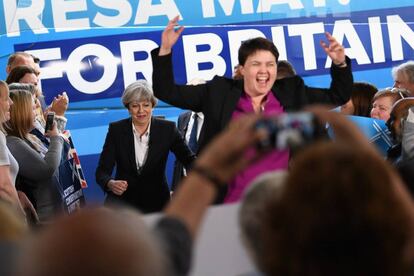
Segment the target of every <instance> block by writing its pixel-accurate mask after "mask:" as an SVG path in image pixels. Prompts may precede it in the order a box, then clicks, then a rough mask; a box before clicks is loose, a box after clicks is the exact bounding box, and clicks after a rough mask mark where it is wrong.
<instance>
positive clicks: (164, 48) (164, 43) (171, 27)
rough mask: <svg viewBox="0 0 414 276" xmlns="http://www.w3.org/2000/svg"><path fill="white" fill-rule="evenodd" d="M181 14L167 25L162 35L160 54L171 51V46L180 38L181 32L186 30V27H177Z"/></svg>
mask: <svg viewBox="0 0 414 276" xmlns="http://www.w3.org/2000/svg"><path fill="white" fill-rule="evenodd" d="M179 19H180V16H179V15H177V16H176V17H174V18H173V19H172V20H170V21H169V22H168V25H167V27H165V29H164V31H163V32H162V35H161V48H160V52H159V55H160V56H165V55H168V54H169V53H171V48H172V47H173V46H174V44H175V43H176V42H177V40H178V38H179V37H180V35H181V33H182V32H183V30H184V27H183V26H181V27H179V28H178V29H177V30H176V29H175V28H176V27H177V26H178V20H179Z"/></svg>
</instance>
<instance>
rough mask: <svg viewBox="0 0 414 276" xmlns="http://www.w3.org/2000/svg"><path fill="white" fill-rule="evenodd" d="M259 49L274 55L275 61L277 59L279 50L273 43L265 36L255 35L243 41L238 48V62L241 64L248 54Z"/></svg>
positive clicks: (244, 61)
mask: <svg viewBox="0 0 414 276" xmlns="http://www.w3.org/2000/svg"><path fill="white" fill-rule="evenodd" d="M259 50H263V51H269V52H271V53H272V55H274V56H275V59H276V62H277V60H278V59H279V51H278V50H277V48H276V46H275V44H273V42H272V41H270V40H269V39H267V38H263V37H256V38H252V39H248V40H245V41H243V43H242V44H241V45H240V48H239V64H240V65H243V66H244V64H245V63H246V60H247V58H248V57H249V56H251V55H252V54H254V53H256V52H257V51H259Z"/></svg>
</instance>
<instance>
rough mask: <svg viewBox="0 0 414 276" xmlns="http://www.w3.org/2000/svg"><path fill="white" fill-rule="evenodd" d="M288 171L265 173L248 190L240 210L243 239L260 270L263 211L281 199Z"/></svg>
mask: <svg viewBox="0 0 414 276" xmlns="http://www.w3.org/2000/svg"><path fill="white" fill-rule="evenodd" d="M286 176H287V173H286V171H275V172H269V173H264V174H262V175H260V176H259V177H257V178H256V179H255V180H254V181H253V183H252V184H251V185H250V186H249V188H248V189H247V190H246V192H245V194H244V196H243V199H242V201H241V205H240V210H239V225H240V230H241V239H242V242H243V244H244V246H245V247H246V249H247V252H248V253H249V254H250V256H251V257H252V259H253V261H254V262H255V264H256V266H257V268H258V269H260V270H262V264H261V261H262V259H263V256H262V252H263V243H262V240H261V235H260V233H261V231H262V222H263V213H264V212H263V211H264V207H265V206H266V202H267V201H268V200H270V199H272V198H273V199H277V198H280V197H281V194H282V192H283V187H284V182H285V179H286Z"/></svg>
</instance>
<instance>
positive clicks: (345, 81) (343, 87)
mask: <svg viewBox="0 0 414 276" xmlns="http://www.w3.org/2000/svg"><path fill="white" fill-rule="evenodd" d="M158 52H159V48H157V49H154V50H152V52H151V55H152V66H153V73H152V83H153V89H154V94H155V96H156V97H157V98H159V99H160V100H162V101H164V102H166V103H168V104H171V105H173V106H176V107H180V108H183V109H189V110H192V111H195V112H203V113H204V124H203V128H204V131H203V135H200V137H199V141H198V145H199V151H202V150H203V148H204V147H205V146H206V145H207V144H208V143H209V142H210V141H211V139H213V138H214V136H216V135H217V134H218V133H219V132H220V131H221V130H223V128H224V127H225V126H226V125H227V124H228V123H229V121H230V119H231V116H232V114H233V111H234V109H235V107H236V105H237V103H238V101H239V99H240V97H241V95H242V92H243V80H233V79H229V78H225V77H218V76H216V77H214V78H213V80H211V81H209V82H208V83H206V84H200V85H195V86H193V85H177V84H175V81H174V75H173V67H172V55H171V54H169V55H165V56H158ZM346 62H347V67H345V68H340V67H337V66H335V65H333V66H332V68H331V71H330V72H331V77H332V82H331V86H330V88H328V89H323V88H312V87H308V86H306V85H305V83H304V81H303V79H302V78H301V77H299V76H294V77H291V78H285V79H281V80H277V81H276V82H275V84H274V85H273V88H272V92H273V94H274V95H275V97H276V99H278V101H279V102H280V104H281V105H282V106H283V108H284V110H285V111H288V112H289V111H297V110H300V109H302V108H304V107H305V106H307V105H310V104H315V103H320V104H330V105H334V106H339V105H342V104H344V103H346V102H347V101H348V100H349V99H350V96H351V92H352V86H353V76H352V71H351V63H350V59H349V58H348V57H347V58H346ZM218 201H220V199H218Z"/></svg>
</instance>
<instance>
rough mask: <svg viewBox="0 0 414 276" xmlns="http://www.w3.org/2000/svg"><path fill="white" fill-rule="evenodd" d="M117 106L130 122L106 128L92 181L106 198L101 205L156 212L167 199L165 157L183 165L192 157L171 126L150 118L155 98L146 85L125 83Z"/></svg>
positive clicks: (165, 122) (144, 82)
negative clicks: (127, 84)
mask: <svg viewBox="0 0 414 276" xmlns="http://www.w3.org/2000/svg"><path fill="white" fill-rule="evenodd" d="M122 101H123V103H124V105H125V107H127V108H128V111H129V113H130V115H131V117H130V118H127V119H123V120H120V121H117V122H114V123H111V124H110V125H109V130H108V134H107V136H106V139H105V144H104V146H103V150H102V153H101V156H100V159H99V163H98V167H97V169H96V182H97V183H98V184H99V185H100V186H101V187H102V189H103V190H104V191H105V192H106V193H107V197H106V200H105V203H106V204H107V203H108V204H116V203H124V204H128V205H131V206H133V207H135V208H137V209H139V210H140V211H141V212H143V213H150V212H158V211H161V210H162V208H163V207H164V206H165V204H166V203H167V202H168V201H169V199H170V191H169V189H168V185H167V180H166V176H165V167H166V163H167V159H168V154H169V152H170V151H172V152H173V153H174V154H175V156H176V158H177V159H179V160H180V161H181V162H182V163H183V164H184V165H185V166H189V165H190V164H191V162H192V161H193V160H194V154H193V153H192V152H191V150H190V149H189V148H188V146H187V145H186V143H185V141H184V139H183V137H182V136H181V134H180V133H179V131H178V129H177V128H176V126H175V123H174V122H170V121H166V120H162V119H158V118H154V117H153V116H152V110H153V108H154V106H155V105H156V99H155V97H154V96H153V94H152V90H151V88H150V86H149V85H148V84H147V83H146V81H143V80H140V81H137V82H135V83H132V84H130V85H129V86H128V87H127V88H126V89H125V91H124V94H123V95H122ZM114 167H116V173H115V177H113V176H112V171H113V169H114Z"/></svg>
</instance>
